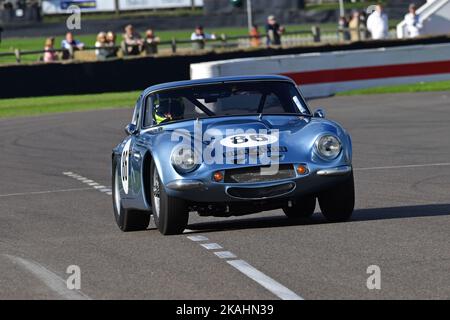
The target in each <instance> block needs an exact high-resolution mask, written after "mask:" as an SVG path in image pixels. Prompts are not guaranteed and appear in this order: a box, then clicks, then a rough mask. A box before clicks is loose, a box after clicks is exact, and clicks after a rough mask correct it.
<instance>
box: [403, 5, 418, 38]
mask: <svg viewBox="0 0 450 320" xmlns="http://www.w3.org/2000/svg"><path fill="white" fill-rule="evenodd" d="M416 10H417V7H416V5H415V4H414V3H411V4H410V5H409V13H408V14H406V15H405V23H406V35H407V37H408V38H415V37H418V36H420V30H421V29H422V19H421V18H420V15H418V14H417V13H416Z"/></svg>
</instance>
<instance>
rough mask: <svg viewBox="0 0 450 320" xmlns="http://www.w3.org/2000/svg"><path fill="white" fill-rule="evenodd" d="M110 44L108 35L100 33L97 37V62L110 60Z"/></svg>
mask: <svg viewBox="0 0 450 320" xmlns="http://www.w3.org/2000/svg"><path fill="white" fill-rule="evenodd" d="M108 54H109V50H108V42H107V40H106V33H105V32H100V33H99V34H98V35H97V41H96V42H95V56H96V57H97V60H106V59H107V58H108Z"/></svg>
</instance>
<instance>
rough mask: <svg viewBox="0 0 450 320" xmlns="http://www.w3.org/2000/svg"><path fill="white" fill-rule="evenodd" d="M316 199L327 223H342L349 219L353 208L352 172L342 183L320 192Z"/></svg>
mask: <svg viewBox="0 0 450 320" xmlns="http://www.w3.org/2000/svg"><path fill="white" fill-rule="evenodd" d="M318 199H319V205H320V209H321V210H322V214H323V215H324V216H325V218H326V219H327V220H328V221H330V222H344V221H347V220H348V219H350V217H351V216H352V213H353V209H354V207H355V183H354V179H353V172H352V173H351V174H350V176H349V177H348V178H347V179H346V180H345V181H344V182H343V183H340V184H338V185H336V186H335V187H333V188H331V189H328V190H326V191H324V192H322V193H321V194H320V195H319V197H318Z"/></svg>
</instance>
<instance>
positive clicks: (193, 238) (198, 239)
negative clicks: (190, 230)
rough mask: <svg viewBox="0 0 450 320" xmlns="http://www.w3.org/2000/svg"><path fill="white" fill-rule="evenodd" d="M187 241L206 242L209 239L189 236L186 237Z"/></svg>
mask: <svg viewBox="0 0 450 320" xmlns="http://www.w3.org/2000/svg"><path fill="white" fill-rule="evenodd" d="M187 238H188V239H189V240H192V241H195V242H198V241H208V240H209V239H208V238H207V237H204V236H189V237H187Z"/></svg>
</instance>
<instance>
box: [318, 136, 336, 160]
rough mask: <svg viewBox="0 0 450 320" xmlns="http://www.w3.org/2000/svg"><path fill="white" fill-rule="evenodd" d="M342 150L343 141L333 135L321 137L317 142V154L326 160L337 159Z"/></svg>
mask: <svg viewBox="0 0 450 320" xmlns="http://www.w3.org/2000/svg"><path fill="white" fill-rule="evenodd" d="M341 149H342V145H341V141H339V139H338V138H337V137H336V136H333V135H324V136H321V137H320V138H319V139H317V141H316V150H317V153H318V154H319V156H321V157H322V158H324V159H326V160H333V159H335V158H336V157H337V156H338V155H339V153H340V152H341Z"/></svg>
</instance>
